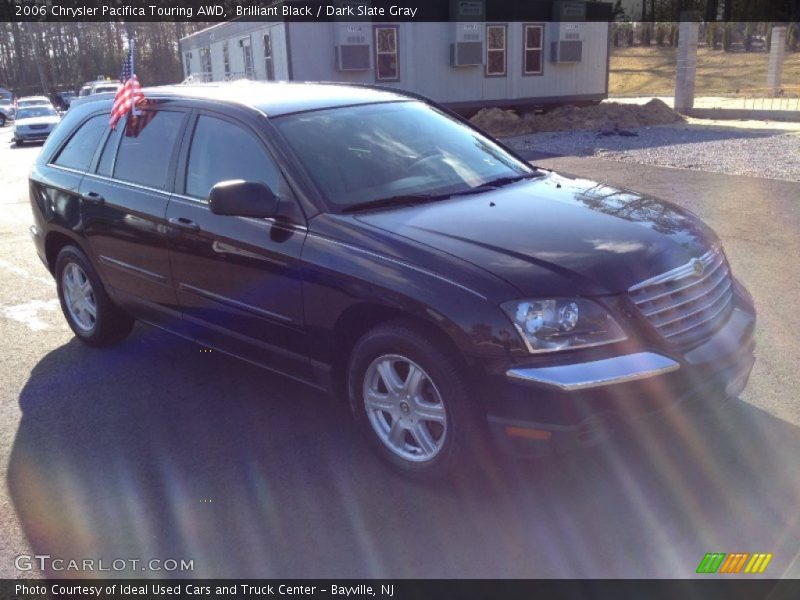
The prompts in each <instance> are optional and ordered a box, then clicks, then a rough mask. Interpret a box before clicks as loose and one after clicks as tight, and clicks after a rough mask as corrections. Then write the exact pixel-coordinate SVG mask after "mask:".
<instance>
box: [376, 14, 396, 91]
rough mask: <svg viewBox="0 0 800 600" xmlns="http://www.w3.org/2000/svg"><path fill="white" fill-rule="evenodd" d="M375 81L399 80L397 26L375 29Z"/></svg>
mask: <svg viewBox="0 0 800 600" xmlns="http://www.w3.org/2000/svg"><path fill="white" fill-rule="evenodd" d="M375 79H376V80H378V81H399V80H400V64H399V55H398V51H397V26H393V25H382V26H378V27H375Z"/></svg>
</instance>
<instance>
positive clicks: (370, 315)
mask: <svg viewBox="0 0 800 600" xmlns="http://www.w3.org/2000/svg"><path fill="white" fill-rule="evenodd" d="M395 321H398V322H404V323H405V324H407V325H408V326H409V327H413V328H416V329H417V330H420V331H422V332H424V334H425V335H426V336H429V337H430V338H432V339H433V340H434V341H435V343H437V344H438V345H439V346H441V347H442V348H443V349H446V350H447V351H448V352H452V353H453V355H454V356H456V357H458V359H459V360H460V361H462V362H464V363H466V362H467V360H468V359H467V357H466V356H465V355H464V353H463V352H462V351H461V349H460V348H459V345H458V343H457V341H456V338H455V337H454V333H455V332H453V331H448V328H447V327H446V325H444V326H443V324H442V323H440V322H437V321H435V320H434V319H432V318H426V317H424V316H421V315H419V314H415V313H413V312H410V311H408V310H404V309H402V308H398V307H394V306H389V305H386V304H381V303H378V302H373V301H364V302H359V303H357V304H353V305H352V306H349V307H348V308H347V309H346V310H345V311H344V312H342V314H341V315H339V318H338V319H337V321H336V323H335V325H334V328H333V340H332V341H333V350H334V354H333V363H332V365H331V388H332V391H333V392H334V394H335V395H336V396H337V397H338V398H341V399H346V396H347V389H346V387H347V386H346V382H347V377H346V374H347V366H348V364H349V361H350V356H351V354H352V351H353V348H354V347H355V345H356V343H357V342H358V340H359V339H361V338H362V337H363V336H364V335H365V334H366V333H367V332H369V331H371V330H373V329H375V328H376V327H378V326H380V325H383V324H385V323H389V322H395Z"/></svg>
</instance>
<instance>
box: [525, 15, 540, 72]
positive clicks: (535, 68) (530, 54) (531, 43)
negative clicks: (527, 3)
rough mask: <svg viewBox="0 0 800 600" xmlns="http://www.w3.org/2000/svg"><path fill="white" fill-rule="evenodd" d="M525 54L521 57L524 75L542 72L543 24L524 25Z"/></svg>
mask: <svg viewBox="0 0 800 600" xmlns="http://www.w3.org/2000/svg"><path fill="white" fill-rule="evenodd" d="M524 33H525V55H524V56H523V57H522V72H523V73H524V74H525V75H541V74H542V66H543V62H542V59H543V57H544V52H542V45H543V43H544V25H525V26H524Z"/></svg>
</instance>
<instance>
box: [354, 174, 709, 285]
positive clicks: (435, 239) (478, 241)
mask: <svg viewBox="0 0 800 600" xmlns="http://www.w3.org/2000/svg"><path fill="white" fill-rule="evenodd" d="M357 218H358V219H359V220H360V221H361V222H363V223H366V224H369V225H371V226H373V227H378V228H381V229H384V230H386V231H388V232H392V233H394V234H396V235H401V236H404V237H407V238H410V239H412V240H414V241H416V242H418V243H422V244H425V245H428V246H431V247H434V248H437V249H439V250H442V251H444V252H448V253H450V254H452V255H455V256H457V257H459V258H461V259H463V260H466V261H468V262H470V263H472V264H474V265H476V266H479V267H481V268H483V269H485V270H487V271H489V272H491V273H492V274H494V275H496V276H498V277H501V278H503V279H505V280H506V281H508V282H509V283H511V284H512V285H514V286H515V287H517V288H518V289H519V290H520V292H521V293H522V294H525V295H534V296H542V295H565V294H580V295H597V294H614V293H619V292H624V291H627V290H628V288H630V287H631V286H632V285H634V284H636V283H639V282H641V281H643V280H645V279H648V278H650V277H653V276H655V275H658V274H660V273H663V272H665V271H668V270H670V269H673V268H675V267H677V266H680V265H682V264H685V263H687V262H688V261H689V260H691V259H692V258H693V257H698V256H700V255H702V254H704V253H705V252H707V251H708V250H709V249H710V247H711V246H712V245H714V244H716V243H717V238H716V236H715V234H714V232H713V231H712V230H711V229H710V228H709V227H707V226H706V225H704V224H703V223H702V222H701V221H700V220H699V219H698V218H697V217H695V216H694V215H693V214H692V213H690V212H688V211H686V210H684V209H681V208H679V207H677V206H675V205H673V204H670V203H668V202H664V201H662V200H657V199H655V198H652V197H649V196H644V195H641V194H638V193H635V192H632V191H629V190H624V189H620V188H614V187H610V186H607V185H604V184H600V183H595V182H593V181H588V180H585V179H577V178H570V177H565V176H562V175H558V174H556V173H548V174H547V175H545V176H544V177H542V178H539V179H535V180H532V181H524V182H520V183H516V184H512V185H508V186H505V187H502V188H500V189H497V190H492V191H489V192H486V193H484V194H481V195H474V196H460V197H456V198H452V199H450V200H444V201H440V202H434V203H431V204H422V205H416V206H410V207H406V208H400V209H392V210H382V211H376V212H366V213H362V214H359V215H358V216H357Z"/></svg>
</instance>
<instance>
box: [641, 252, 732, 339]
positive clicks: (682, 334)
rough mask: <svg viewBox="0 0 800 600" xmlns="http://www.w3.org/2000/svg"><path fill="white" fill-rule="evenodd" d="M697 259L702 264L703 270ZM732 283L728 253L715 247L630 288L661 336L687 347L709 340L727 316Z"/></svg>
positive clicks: (642, 311)
mask: <svg viewBox="0 0 800 600" xmlns="http://www.w3.org/2000/svg"><path fill="white" fill-rule="evenodd" d="M698 262H699V263H700V264H702V265H703V269H702V271H700V269H699V267H698V266H697V263H698ZM698 272H699V274H698ZM731 284H732V281H731V275H730V270H729V269H728V263H727V262H726V261H725V255H724V254H723V253H722V252H721V251H720V250H718V249H716V248H715V249H712V250H710V251H708V252H706V253H705V254H704V255H703V256H701V257H700V258H695V259H692V260H691V261H689V262H688V263H686V264H685V265H682V266H680V267H678V268H676V269H672V270H671V271H667V272H666V273H662V274H661V275H657V276H656V277H652V278H651V279H648V280H646V281H643V282H641V283H637V284H636V285H634V286H632V287H631V288H630V289H629V290H628V292H629V294H630V297H631V299H632V300H633V302H634V304H636V307H637V308H638V309H639V311H640V312H641V313H642V315H644V316H645V317H646V318H647V320H648V321H650V323H651V324H652V325H653V327H655V328H656V330H657V331H658V332H659V333H660V334H661V335H662V336H664V337H665V338H666V339H667V340H669V341H670V342H671V343H673V344H675V345H676V346H681V347H686V346H692V345H697V344H699V343H700V342H702V341H704V340H706V339H707V338H708V337H710V336H711V335H712V334H713V333H714V332H715V331H716V330H717V329H718V328H719V327H720V326H721V325H722V324H723V323H724V322H725V321H726V320H727V318H728V316H729V315H730V311H731V308H732V307H731V298H732V296H733V291H732V290H731Z"/></svg>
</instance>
